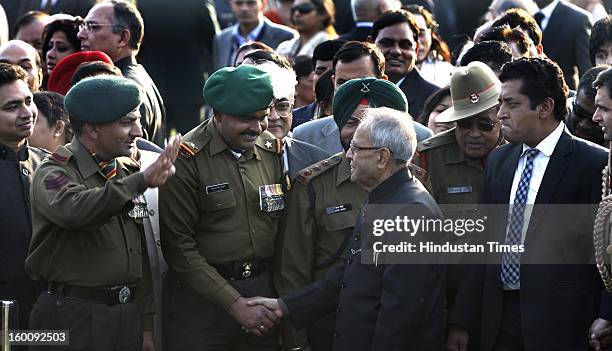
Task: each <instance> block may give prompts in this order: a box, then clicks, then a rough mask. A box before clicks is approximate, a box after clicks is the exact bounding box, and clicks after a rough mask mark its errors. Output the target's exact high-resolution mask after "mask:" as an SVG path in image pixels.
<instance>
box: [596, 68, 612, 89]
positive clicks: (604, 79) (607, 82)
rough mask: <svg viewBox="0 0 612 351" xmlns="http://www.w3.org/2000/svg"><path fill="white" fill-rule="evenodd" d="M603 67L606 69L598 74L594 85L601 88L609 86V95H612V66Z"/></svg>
mask: <svg viewBox="0 0 612 351" xmlns="http://www.w3.org/2000/svg"><path fill="white" fill-rule="evenodd" d="M603 67H604V68H606V69H605V70H604V71H603V72H601V73H599V74H598V75H597V79H595V81H594V82H593V87H594V88H595V89H599V88H601V87H604V86H605V87H607V88H608V95H609V96H612V67H607V66H603Z"/></svg>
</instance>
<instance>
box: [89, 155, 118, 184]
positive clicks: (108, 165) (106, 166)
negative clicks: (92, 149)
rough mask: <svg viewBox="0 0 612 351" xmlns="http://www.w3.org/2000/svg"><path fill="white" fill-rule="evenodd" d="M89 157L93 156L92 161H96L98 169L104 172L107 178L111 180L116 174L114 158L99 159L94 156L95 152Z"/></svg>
mask: <svg viewBox="0 0 612 351" xmlns="http://www.w3.org/2000/svg"><path fill="white" fill-rule="evenodd" d="M91 157H93V159H94V161H96V163H97V164H98V167H99V168H100V171H101V172H102V174H104V176H105V177H106V179H107V180H111V179H113V178H114V177H115V176H116V175H117V160H116V159H112V160H110V161H101V160H100V159H99V158H98V157H97V156H96V154H93V155H91Z"/></svg>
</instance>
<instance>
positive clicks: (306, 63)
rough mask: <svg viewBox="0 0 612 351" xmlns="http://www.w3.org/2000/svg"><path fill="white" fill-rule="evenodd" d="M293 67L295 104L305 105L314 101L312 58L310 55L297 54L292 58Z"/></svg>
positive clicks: (296, 105) (296, 106)
mask: <svg viewBox="0 0 612 351" xmlns="http://www.w3.org/2000/svg"><path fill="white" fill-rule="evenodd" d="M293 69H294V70H295V74H296V78H297V82H298V83H297V85H296V86H295V106H294V108H299V107H302V106H306V105H308V104H310V103H311V102H313V101H314V99H315V95H314V86H313V74H312V71H313V69H314V67H313V66H312V58H311V57H310V56H305V55H302V56H298V57H296V58H295V60H294V64H293Z"/></svg>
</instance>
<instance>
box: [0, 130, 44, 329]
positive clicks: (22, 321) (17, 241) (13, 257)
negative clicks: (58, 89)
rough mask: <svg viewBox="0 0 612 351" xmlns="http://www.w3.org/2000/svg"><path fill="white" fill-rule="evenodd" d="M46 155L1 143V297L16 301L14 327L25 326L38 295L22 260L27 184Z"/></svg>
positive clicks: (28, 229)
mask: <svg viewBox="0 0 612 351" xmlns="http://www.w3.org/2000/svg"><path fill="white" fill-rule="evenodd" d="M46 154H47V153H46V152H45V151H43V150H41V149H37V148H34V147H30V146H28V144H27V142H25V143H24V145H23V146H22V147H21V148H20V149H19V150H17V152H15V151H14V150H13V149H11V148H10V147H8V146H6V145H3V144H0V174H1V176H0V189H1V191H2V195H3V197H4V201H1V202H0V213H2V216H0V228H2V230H0V243H2V244H1V245H0V267H2V269H0V299H3V300H17V302H18V304H19V316H18V317H17V316H16V318H15V321H17V320H18V321H19V325H11V327H12V328H15V329H18V328H19V329H27V327H28V316H29V314H30V308H31V306H32V304H33V303H34V301H35V300H36V297H37V296H38V293H37V291H36V290H37V289H36V286H35V284H34V282H32V280H31V279H30V277H29V276H28V275H27V273H26V271H25V268H24V262H25V259H26V254H27V252H28V244H29V242H30V238H31V236H32V218H31V217H32V216H31V206H30V184H31V183H32V177H33V176H34V170H36V168H38V165H39V164H40V163H41V162H42V160H43V158H44V157H45V156H46ZM8 199H10V200H8Z"/></svg>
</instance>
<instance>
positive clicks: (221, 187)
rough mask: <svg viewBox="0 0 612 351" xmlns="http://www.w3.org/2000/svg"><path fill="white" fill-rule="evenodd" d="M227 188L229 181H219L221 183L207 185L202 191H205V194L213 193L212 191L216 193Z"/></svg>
mask: <svg viewBox="0 0 612 351" xmlns="http://www.w3.org/2000/svg"><path fill="white" fill-rule="evenodd" d="M228 189H229V183H221V184H215V185H208V186H207V187H206V188H205V189H204V191H206V193H207V194H213V193H218V192H220V191H224V190H228Z"/></svg>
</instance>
